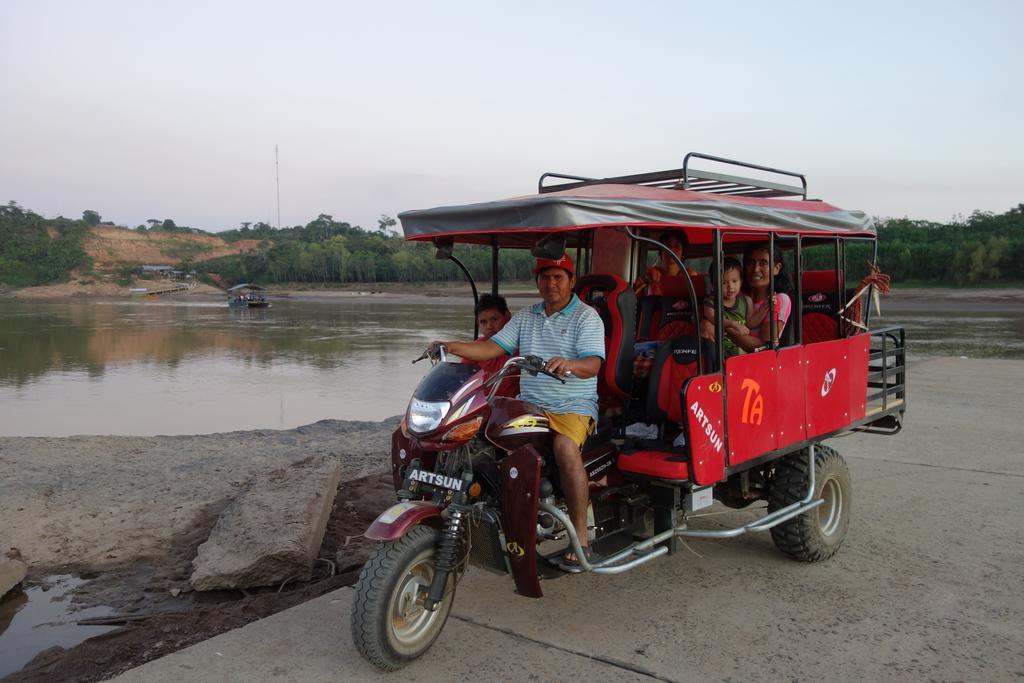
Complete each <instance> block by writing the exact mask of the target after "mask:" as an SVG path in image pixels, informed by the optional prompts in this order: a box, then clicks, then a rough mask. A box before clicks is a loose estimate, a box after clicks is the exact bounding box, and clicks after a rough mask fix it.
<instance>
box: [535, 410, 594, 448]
mask: <svg viewBox="0 0 1024 683" xmlns="http://www.w3.org/2000/svg"><path fill="white" fill-rule="evenodd" d="M544 414H545V415H546V416H547V418H548V425H549V426H550V427H551V431H553V432H557V433H558V434H562V435H564V436H567V437H569V438H570V439H572V440H573V441H574V442H576V445H577V446H579V447H580V448H583V442H584V441H586V440H587V437H588V436H590V435H591V434H593V433H594V418H592V417H590V416H589V415H579V414H577V413H561V414H558V413H549V412H548V411H546V410H545V411H544Z"/></svg>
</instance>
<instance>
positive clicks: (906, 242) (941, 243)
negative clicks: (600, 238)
mask: <svg viewBox="0 0 1024 683" xmlns="http://www.w3.org/2000/svg"><path fill="white" fill-rule="evenodd" d="M99 220H100V216H99V214H98V213H96V212H95V211H86V212H84V214H83V216H82V219H80V220H70V219H66V218H57V219H43V218H42V217H40V216H38V215H37V214H35V213H33V212H32V211H29V210H27V209H22V208H21V207H20V206H18V205H17V204H15V203H14V202H10V203H9V204H7V205H6V206H0V284H6V285H11V286H16V287H19V286H28V285H34V284H44V283H49V282H58V281H62V280H64V279H66V278H67V277H68V275H69V273H70V271H71V270H72V269H76V268H77V269H79V270H86V269H88V268H91V267H92V263H91V259H90V258H89V257H88V254H87V253H86V251H85V250H84V249H83V242H84V241H85V240H86V239H88V237H89V234H90V233H89V230H90V229H91V228H93V227H95V226H97V225H98V224H99ZM149 223H150V226H149V227H148V228H147V227H146V226H144V225H140V226H138V227H137V228H135V232H138V233H144V234H149V235H155V234H157V233H159V234H161V235H165V234H167V235H168V236H170V235H175V236H176V239H178V238H180V239H185V238H186V236H187V235H192V236H195V238H196V239H201V240H209V239H210V235H209V233H204V232H203V231H200V230H196V229H194V228H188V227H183V226H178V225H176V224H175V223H174V221H172V220H169V219H168V220H163V221H157V220H153V221H149ZM394 225H395V221H394V220H393V219H390V218H387V217H384V216H382V217H381V220H380V221H379V225H378V228H377V229H376V230H364V229H363V228H360V227H358V226H353V225H350V224H349V223H345V222H339V221H335V220H334V218H333V217H331V216H329V215H326V214H321V215H320V216H318V217H317V218H316V219H315V220H313V221H311V222H309V223H307V224H306V225H304V226H295V227H292V228H282V229H275V228H273V227H271V226H269V225H267V224H265V223H256V224H255V225H252V224H250V223H244V224H243V225H242V227H241V228H239V229H235V230H228V231H224V232H220V233H214V235H213V236H215V237H216V238H219V239H218V242H219V240H224V241H225V242H227V243H228V244H225V245H224V246H225V249H222V250H217V249H215V248H214V247H212V246H209V245H203V246H202V249H200V248H199V247H198V246H195V245H185V246H192V247H195V248H193V249H190V250H179V251H181V253H180V254H178V256H177V258H180V259H181V260H182V264H183V265H185V266H187V267H189V268H195V269H196V270H198V271H199V272H200V273H202V274H206V275H208V276H212V275H216V276H218V277H219V278H220V279H221V280H222V281H228V282H243V281H248V282H261V283H284V282H306V283H349V282H369V283H375V282H424V281H444V280H460V279H461V278H462V274H461V273H460V272H459V271H458V269H457V268H456V267H455V266H454V265H453V264H452V263H451V262H449V261H438V260H435V258H434V250H433V248H432V247H431V246H429V245H427V244H413V243H409V242H405V241H404V240H403V239H402V238H401V237H400V236H398V235H397V234H395V233H394V232H393V231H391V230H389V228H392V227H393V226H394ZM878 236H879V263H880V265H881V267H882V269H883V270H884V271H885V272H887V273H889V274H891V275H892V276H893V280H894V282H896V283H897V284H899V283H908V282H913V283H921V284H939V285H1000V284H1008V283H1014V284H1020V283H1022V282H1024V204H1021V205H1018V206H1017V207H1016V208H1014V209H1011V210H1010V211H1007V212H1006V213H1002V214H992V213H980V212H977V213H975V214H973V215H972V216H971V217H970V218H967V219H965V220H956V221H952V222H950V223H932V222H928V221H916V220H911V219H908V218H900V219H888V220H882V221H879V222H878ZM243 246H244V248H242V247H243ZM232 249H234V250H236V251H241V252H243V253H239V254H233V255H229V256H223V257H221V258H216V259H209V258H208V256H209V255H210V254H211V253H224V251H230V250H232ZM164 253H165V254H170V253H172V252H168V251H167V247H164ZM174 253H177V252H174ZM455 254H456V256H458V257H459V259H460V260H462V261H463V262H464V263H465V264H466V266H467V267H468V268H469V270H470V272H471V273H472V274H473V277H474V278H476V279H480V280H488V279H490V269H491V260H490V259H491V255H490V249H489V248H486V247H466V246H460V247H456V250H455ZM204 258H205V259H206V260H203V259H204ZM115 260H116V259H115ZM120 263H122V264H123V263H124V261H123V260H122V261H120ZM100 265H101V266H102V264H100ZM499 268H500V270H501V274H502V279H504V280H528V279H530V277H531V268H532V259H531V258H530V256H529V253H528V252H526V251H525V250H517V251H511V250H508V251H504V252H502V255H501V263H500V266H499Z"/></svg>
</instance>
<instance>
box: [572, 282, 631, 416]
mask: <svg viewBox="0 0 1024 683" xmlns="http://www.w3.org/2000/svg"><path fill="white" fill-rule="evenodd" d="M576 295H577V296H578V297H579V298H580V300H581V301H583V302H584V303H586V304H588V305H590V306H591V307H593V308H594V310H596V311H597V312H598V314H599V315H600V316H601V321H602V322H603V323H604V352H605V359H604V363H603V364H602V365H601V372H600V374H599V375H598V378H597V379H598V394H599V395H600V396H602V397H605V396H608V395H612V396H617V397H619V398H625V397H627V396H629V394H630V392H631V391H632V389H633V342H634V340H635V338H636V332H635V330H636V295H635V294H634V293H633V288H632V287H630V286H629V283H627V282H626V281H625V280H623V279H622V278H621V277H619V276H618V275H614V274H612V273H591V274H589V275H583V276H581V277H580V278H579V279H578V280H577V281H576Z"/></svg>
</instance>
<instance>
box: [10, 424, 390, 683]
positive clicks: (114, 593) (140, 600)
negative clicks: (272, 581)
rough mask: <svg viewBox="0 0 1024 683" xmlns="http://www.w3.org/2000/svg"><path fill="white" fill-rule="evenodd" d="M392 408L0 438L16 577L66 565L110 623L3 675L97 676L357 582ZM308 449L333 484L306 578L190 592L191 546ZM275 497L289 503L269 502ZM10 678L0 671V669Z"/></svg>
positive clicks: (84, 600) (386, 480)
mask: <svg viewBox="0 0 1024 683" xmlns="http://www.w3.org/2000/svg"><path fill="white" fill-rule="evenodd" d="M396 424H397V420H396V419H394V418H392V419H390V420H385V421H383V422H343V421H337V420H326V421H322V422H318V423H315V424H312V425H307V426H305V427H300V428H298V429H293V430H285V431H273V430H260V431H251V432H233V433H225V434H210V435H202V436H178V437H115V436H78V437H70V438H2V439H0V500H3V502H4V506H3V507H4V526H3V528H2V530H0V545H2V546H3V549H4V551H8V549H10V548H15V549H16V551H15V552H16V553H17V554H19V555H20V557H21V558H22V559H23V560H24V561H25V562H26V563H27V564H28V567H29V575H28V578H27V579H26V581H25V583H24V586H25V587H26V588H27V587H31V586H34V585H40V584H45V582H46V581H47V577H49V576H53V575H58V574H74V575H77V576H81V577H83V578H86V579H89V581H88V582H87V583H85V584H83V585H82V586H81V587H79V588H78V589H77V590H76V591H75V592H74V594H73V595H72V598H71V599H72V600H73V603H74V606H75V607H80V608H85V607H89V606H95V605H106V606H109V607H111V608H113V609H114V611H115V613H116V614H117V615H119V616H123V617H124V621H123V622H122V623H123V626H122V627H121V628H119V629H117V630H114V631H112V632H109V633H106V634H104V635H102V636H99V637H97V638H92V639H90V640H88V641H86V642H84V643H82V644H81V645H78V646H77V647H74V648H71V649H69V650H63V649H60V648H54V649H53V650H48V651H45V652H42V653H40V655H39V656H37V657H36V658H35V660H33V661H32V662H30V664H29V665H28V666H26V668H25V669H23V670H22V672H20V673H18V674H14V675H12V676H10V677H8V678H9V679H10V680H40V681H41V680H74V681H93V680H102V679H104V678H107V677H109V676H111V675H113V674H116V673H118V672H120V671H124V670H126V669H128V668H131V667H133V666H136V665H138V664H139V663H141V662H145V661H148V660H149V659H152V658H155V657H158V656H161V655H164V654H167V653H169V652H173V651H175V650H177V649H180V648H182V647H185V646H187V645H190V644H192V643H194V642H198V641H200V640H204V639H206V638H208V637H210V636H212V635H214V634H217V633H220V632H222V631H225V630H228V629H231V628H235V627H237V626H239V625H241V624H244V623H246V622H248V621H252V620H254V619H258V618H260V617H263V616H266V615H268V614H271V613H274V612H277V611H279V610H282V609H285V608H287V607H290V606H292V605H295V604H297V603H299V602H302V601H303V600H306V599H309V598H311V597H315V596H317V595H320V594H322V593H324V592H326V591H328V590H331V589H334V588H337V587H339V586H343V585H350V584H351V583H353V582H354V580H355V577H356V575H357V573H358V570H359V568H360V567H361V566H362V563H363V562H364V561H365V557H366V554H367V552H368V549H369V548H370V547H371V544H370V543H369V542H368V541H366V540H365V539H364V538H362V533H363V532H364V531H365V529H366V527H367V526H369V523H370V522H371V521H372V520H373V519H374V518H375V517H376V515H377V514H378V513H380V512H381V511H382V510H384V509H385V508H386V507H387V506H388V505H390V504H391V503H392V502H393V501H394V490H393V488H392V485H391V479H390V475H388V474H386V473H385V472H386V469H387V453H388V448H389V443H390V433H391V431H392V430H393V429H394V428H395V426H396ZM311 456H321V457H327V458H333V459H336V460H337V461H338V462H339V463H340V465H341V472H342V474H341V484H340V485H339V487H338V494H337V496H336V497H335V499H334V504H333V509H332V511H331V515H330V519H329V521H328V524H327V530H326V533H325V536H324V541H323V543H322V545H321V547H320V551H319V553H318V555H317V558H318V559H317V561H316V563H315V565H314V572H313V577H312V579H311V580H309V581H304V582H299V581H289V582H288V583H287V584H285V585H283V586H270V587H264V588H253V589H248V590H216V591H204V592H196V591H194V590H193V588H192V586H191V584H190V582H189V577H190V576H191V574H192V570H193V566H192V561H193V559H194V558H195V557H196V551H197V548H198V546H199V545H200V544H201V543H203V542H204V541H206V540H207V538H208V537H209V535H210V531H211V529H212V528H213V526H214V524H215V522H216V521H217V519H218V516H219V515H220V513H221V511H222V510H224V508H225V507H226V506H227V505H228V504H229V503H230V502H231V501H232V500H233V499H234V498H235V497H236V495H237V493H238V492H239V491H240V490H242V489H243V488H244V487H245V485H246V483H247V482H248V481H250V480H251V479H252V478H253V477H257V476H259V475H261V474H262V473H266V472H268V471H273V470H275V469H277V468H282V467H288V466H291V465H294V464H296V463H300V462H302V461H304V460H306V459H309V458H310V457H311ZM280 504H281V505H282V506H286V505H288V501H280ZM5 680H7V679H5Z"/></svg>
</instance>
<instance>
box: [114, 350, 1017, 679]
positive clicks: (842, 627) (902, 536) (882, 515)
mask: <svg viewBox="0 0 1024 683" xmlns="http://www.w3.org/2000/svg"><path fill="white" fill-rule="evenodd" d="M910 381H911V383H912V384H911V390H910V401H909V413H908V416H907V427H906V429H905V430H904V432H903V433H901V434H899V435H897V436H895V437H883V436H870V435H858V436H851V437H848V438H841V439H835V440H833V441H831V445H832V446H833V447H835V448H837V449H838V450H839V451H840V452H842V453H843V454H844V455H845V456H846V457H847V459H848V461H849V464H850V469H851V472H852V475H853V484H854V487H855V488H854V496H855V499H854V509H853V519H852V522H851V525H850V530H849V535H848V536H847V539H846V543H845V545H844V546H843V548H842V550H840V552H839V554H838V555H837V556H836V557H834V558H833V559H832V560H830V561H828V562H824V563H821V564H802V563H798V562H794V561H792V560H790V559H788V558H786V557H785V556H783V555H782V554H780V553H779V552H778V551H776V550H775V548H774V546H773V545H772V541H771V537H770V536H769V535H768V534H767V533H764V534H757V535H751V536H747V537H740V538H738V539H733V540H728V541H709V540H697V541H689V542H688V550H684V551H683V552H681V553H679V554H677V555H674V556H672V557H669V558H664V559H662V560H659V561H655V562H653V563H651V564H650V565H646V566H644V567H641V568H639V569H637V570H635V571H633V572H631V573H628V574H625V575H620V576H613V577H598V576H590V575H586V576H572V577H566V578H564V579H559V580H556V581H550V582H546V583H545V584H544V588H545V591H546V596H545V597H544V598H543V599H541V600H530V599H526V598H520V597H518V596H516V595H514V594H513V592H512V583H511V581H510V580H507V579H503V578H501V577H497V576H493V575H490V574H487V573H486V572H483V571H479V570H476V571H471V572H470V573H469V574H468V575H467V577H466V579H465V580H464V581H463V582H462V583H461V584H460V586H459V591H458V595H457V597H456V601H455V609H454V611H453V614H452V617H451V618H450V619H449V622H448V625H447V626H446V627H445V631H444V632H443V633H442V635H441V638H440V640H439V641H438V643H437V644H436V645H435V647H434V648H433V649H432V650H431V652H429V653H428V654H427V656H425V657H424V658H423V659H421V660H420V661H418V662H416V663H414V664H412V665H410V666H409V667H408V668H407V669H405V670H404V671H402V672H400V673H398V674H392V675H385V674H380V673H378V672H376V671H375V670H374V669H372V667H370V666H369V665H367V664H366V663H365V662H364V661H362V660H361V659H360V657H359V656H358V654H357V653H356V652H355V650H354V648H353V646H352V643H351V640H350V637H349V633H348V618H349V610H350V603H351V591H350V590H349V589H344V590H341V591H338V592H336V593H333V594H331V595H328V596H324V597H322V598H320V599H318V600H314V601H312V602H309V603H306V604H304V605H301V606H299V607H296V608H294V609H291V610H288V611H286V612H282V613H280V614H277V615H274V616H272V617H270V618H268V619H264V620H262V621H259V622H256V623H253V624H250V625H249V626H246V627H245V628H242V629H239V630H237V631H233V632H230V633H226V634H223V635H221V636H218V637H216V638H213V639H211V640H209V641H206V642H204V643H200V644H198V645H196V646H193V647H191V648H189V649H187V650H183V651H182V652H179V653H176V654H173V655H170V656H168V657H165V658H163V659H160V660H157V661H154V662H151V663H149V664H147V665H145V666H142V667H140V668H138V669H135V670H133V671H130V672H128V673H127V674H125V675H124V676H122V677H120V678H118V679H117V680H119V681H147V682H153V681H181V680H189V681H227V680H238V681H242V680H245V681H261V680H275V681H277V680H281V681H292V680H294V681H344V680H361V681H362V680H403V681H406V680H413V681H429V680H447V681H453V680H542V681H548V680H550V681H555V680H558V681H562V680H570V679H579V680H594V681H604V680H609V681H610V680H615V681H633V680H665V681H691V680H738V681H747V680H852V679H859V680H864V681H877V680H895V681H919V680H927V679H931V680H974V681H1000V680H1020V679H1021V678H1024V578H1022V577H1024V533H1022V528H1024V446H1022V442H1024V411H1022V410H1021V403H1020V401H1021V398H1022V397H1024V392H1022V390H1021V388H1022V387H1024V362H1018V361H998V360H959V359H935V360H928V361H923V362H920V363H917V364H915V365H914V366H913V367H912V372H911V374H910ZM712 512H713V513H715V514H712V515H710V516H707V517H703V518H701V519H700V520H699V525H701V526H705V527H708V528H712V527H716V526H719V525H732V524H734V523H736V522H738V521H740V520H745V519H750V518H752V517H754V516H756V515H757V514H758V512H757V511H750V510H745V511H726V510H724V509H722V508H718V507H716V508H714V509H713V511H712ZM694 526H698V524H695V525H694Z"/></svg>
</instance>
